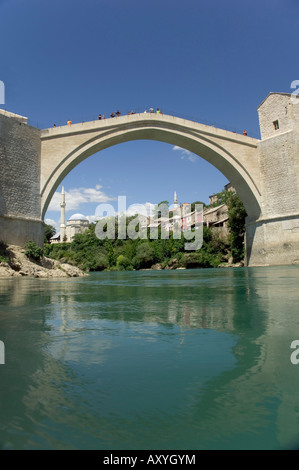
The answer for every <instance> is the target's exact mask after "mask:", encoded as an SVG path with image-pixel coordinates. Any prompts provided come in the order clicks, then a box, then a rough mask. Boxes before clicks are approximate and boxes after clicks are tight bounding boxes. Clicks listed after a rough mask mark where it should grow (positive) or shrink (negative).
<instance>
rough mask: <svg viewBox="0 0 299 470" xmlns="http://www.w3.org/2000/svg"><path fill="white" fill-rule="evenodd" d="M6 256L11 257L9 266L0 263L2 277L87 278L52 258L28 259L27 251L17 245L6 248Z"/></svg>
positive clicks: (77, 270) (78, 270) (71, 267)
mask: <svg viewBox="0 0 299 470" xmlns="http://www.w3.org/2000/svg"><path fill="white" fill-rule="evenodd" d="M6 256H8V257H9V264H8V263H3V262H1V263H0V277H11V276H19V277H20V276H29V277H35V278H54V277H79V276H80V277H81V276H87V274H86V273H84V272H83V271H81V269H79V268H77V267H76V266H71V265H69V264H66V263H63V264H61V263H59V262H58V261H56V260H52V259H51V258H47V257H43V258H42V259H41V260H39V261H34V260H32V259H28V258H27V256H26V255H25V250H24V249H23V248H20V247H18V246H15V245H10V246H8V247H7V248H6Z"/></svg>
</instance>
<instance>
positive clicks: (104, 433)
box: [0, 266, 299, 450]
mask: <svg viewBox="0 0 299 470" xmlns="http://www.w3.org/2000/svg"><path fill="white" fill-rule="evenodd" d="M298 301H299V267H296V266H293V267H292V266H290V267H265V268H243V269H242V268H238V269H206V270H186V271H140V272H110V273H109V272H108V273H104V272H102V273H94V274H91V275H90V276H89V277H87V278H77V279H51V280H50V279H49V280H48V279H29V278H15V279H12V278H10V279H2V280H0V309H1V313H0V315H1V317H0V340H1V341H2V342H3V343H4V345H5V364H1V365H0V449H105V450H108V449H109V450H115V449H120V450H124V449H134V450H137V449H150V450H155V449H172V450H174V449H177V450H178V449H181V450H185V449H186V450H197V449H198V450H200V449H289V448H290V449H292V448H298V447H299V393H298V390H299V364H298V365H297V364H293V363H292V362H291V354H292V353H293V352H294V350H293V349H291V347H290V346H291V343H292V342H293V341H294V340H299V308H298ZM298 358H299V354H298Z"/></svg>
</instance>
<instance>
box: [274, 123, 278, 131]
mask: <svg viewBox="0 0 299 470" xmlns="http://www.w3.org/2000/svg"><path fill="white" fill-rule="evenodd" d="M273 126H274V129H275V130H276V131H277V130H278V129H279V124H278V121H273Z"/></svg>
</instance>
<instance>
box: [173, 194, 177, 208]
mask: <svg viewBox="0 0 299 470" xmlns="http://www.w3.org/2000/svg"><path fill="white" fill-rule="evenodd" d="M173 203H174V210H176V209H177V207H178V198H177V195H176V191H175V192H174V201H173Z"/></svg>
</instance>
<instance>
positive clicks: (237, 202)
mask: <svg viewBox="0 0 299 470" xmlns="http://www.w3.org/2000/svg"><path fill="white" fill-rule="evenodd" d="M227 192H229V193H231V194H230V196H229V199H228V202H227V206H228V227H229V230H230V233H229V241H230V247H231V252H232V257H233V260H234V262H238V261H241V260H242V259H243V258H244V234H245V218H246V216H247V214H246V209H245V207H244V205H243V202H242V201H241V199H240V198H239V196H238V195H237V194H236V193H233V192H232V191H227Z"/></svg>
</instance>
